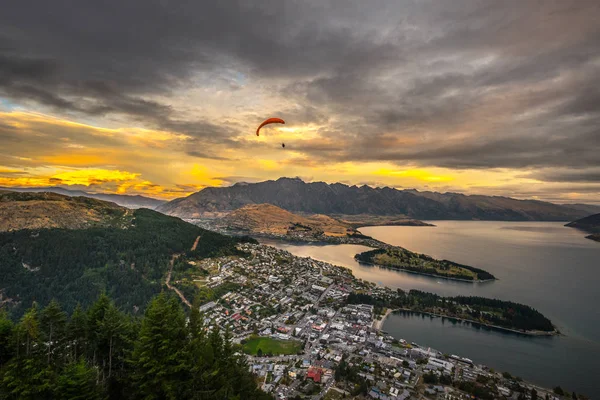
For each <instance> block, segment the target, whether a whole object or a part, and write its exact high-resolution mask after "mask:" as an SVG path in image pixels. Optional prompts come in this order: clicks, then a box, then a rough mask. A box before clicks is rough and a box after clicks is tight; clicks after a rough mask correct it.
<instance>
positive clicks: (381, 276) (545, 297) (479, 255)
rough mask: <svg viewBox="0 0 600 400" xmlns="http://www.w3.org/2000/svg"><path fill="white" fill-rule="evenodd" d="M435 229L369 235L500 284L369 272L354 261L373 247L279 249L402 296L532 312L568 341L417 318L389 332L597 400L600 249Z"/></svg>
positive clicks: (520, 235)
mask: <svg viewBox="0 0 600 400" xmlns="http://www.w3.org/2000/svg"><path fill="white" fill-rule="evenodd" d="M432 223H434V224H435V225H436V227H400V226H395V227H365V228H362V229H361V232H362V233H364V234H366V235H369V236H372V237H374V238H376V239H379V240H381V241H383V242H386V243H390V244H393V245H399V246H403V247H405V248H407V249H409V250H412V251H416V252H420V253H425V254H429V255H431V256H433V257H436V258H445V259H449V260H452V261H456V262H459V263H464V264H468V265H472V266H475V267H479V268H482V269H485V270H486V271H489V272H491V273H492V274H494V275H495V276H496V277H497V278H499V280H498V281H495V282H489V283H481V284H473V283H463V282H455V281H449V280H444V279H440V278H433V277H426V276H420V275H415V274H410V273H407V272H401V271H393V270H389V269H384V268H379V267H369V266H364V265H359V264H358V263H356V262H355V261H354V258H353V257H354V254H356V253H357V252H360V251H364V250H365V249H366V248H365V247H363V246H354V245H339V246H335V245H327V246H314V245H289V244H277V246H278V247H281V248H285V249H287V250H289V251H290V252H292V253H294V254H296V255H299V256H311V257H313V258H316V259H320V260H323V261H328V262H331V263H334V264H338V265H343V266H346V267H349V268H351V269H352V270H353V273H354V275H355V276H356V277H358V278H362V279H366V280H369V281H372V282H376V283H379V284H384V285H386V286H389V287H393V288H397V287H399V288H402V289H420V290H425V291H429V292H434V293H438V294H441V295H447V296H452V295H477V296H485V297H493V298H500V299H504V300H512V301H517V302H520V303H524V304H528V305H530V306H532V307H534V308H536V309H538V310H539V311H540V312H542V313H543V314H544V315H546V316H547V317H548V318H550V319H551V320H552V322H553V323H554V324H555V325H556V326H558V328H559V329H560V330H561V332H563V333H564V334H565V335H564V336H561V337H553V338H528V337H523V336H517V335H513V334H507V333H501V332H497V331H489V330H484V329H477V328H473V327H472V326H470V325H464V324H453V323H451V322H449V321H448V320H446V321H442V319H440V318H435V319H430V318H429V317H426V318H421V317H420V316H414V315H408V314H400V315H391V316H390V317H389V319H388V320H387V321H386V323H385V324H384V327H383V329H384V330H386V331H388V332H390V334H392V335H394V336H396V337H398V338H404V339H406V340H409V341H415V342H417V343H421V344H423V345H427V346H431V347H433V348H436V349H437V350H440V351H442V352H445V353H456V354H459V355H461V356H464V357H468V358H471V359H473V360H474V361H475V362H478V363H482V364H486V365H488V366H490V367H492V368H495V369H497V370H500V371H509V372H511V373H512V374H514V375H518V376H521V377H522V378H524V379H526V380H530V381H532V382H535V383H538V384H540V385H544V386H549V387H553V386H556V385H561V386H562V387H564V388H567V389H568V390H570V391H573V390H575V391H578V392H582V393H587V394H588V395H589V396H591V397H592V398H594V397H596V393H599V392H600V380H599V379H598V377H599V376H600V294H599V293H600V291H599V290H598V287H599V280H600V279H599V278H600V243H598V242H594V241H591V240H589V239H585V237H584V236H585V235H584V234H583V233H582V232H579V231H577V230H574V229H571V228H566V227H564V226H562V223H555V222H487V221H486V222H482V221H432Z"/></svg>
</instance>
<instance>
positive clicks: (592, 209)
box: [563, 203, 600, 215]
mask: <svg viewBox="0 0 600 400" xmlns="http://www.w3.org/2000/svg"><path fill="white" fill-rule="evenodd" d="M563 205H564V206H566V207H569V208H573V209H575V210H581V211H584V212H586V213H587V214H588V215H592V214H598V213H600V206H597V205H594V204H580V203H576V204H563Z"/></svg>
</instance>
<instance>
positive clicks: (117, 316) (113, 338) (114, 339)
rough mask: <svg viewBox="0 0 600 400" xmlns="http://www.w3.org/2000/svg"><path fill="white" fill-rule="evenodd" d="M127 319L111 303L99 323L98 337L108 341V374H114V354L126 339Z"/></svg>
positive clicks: (109, 375) (108, 376)
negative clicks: (116, 348)
mask: <svg viewBox="0 0 600 400" xmlns="http://www.w3.org/2000/svg"><path fill="white" fill-rule="evenodd" d="M125 327H126V319H125V316H124V315H122V314H121V313H120V312H119V310H118V309H117V307H115V305H114V304H112V303H111V304H110V305H109V307H108V309H107V310H106V312H105V313H104V318H103V319H102V320H101V321H100V323H99V324H98V337H99V338H100V339H101V341H103V342H106V343H108V375H107V378H110V377H111V375H112V367H113V355H114V354H115V347H117V346H120V345H121V344H122V343H123V342H124V340H125Z"/></svg>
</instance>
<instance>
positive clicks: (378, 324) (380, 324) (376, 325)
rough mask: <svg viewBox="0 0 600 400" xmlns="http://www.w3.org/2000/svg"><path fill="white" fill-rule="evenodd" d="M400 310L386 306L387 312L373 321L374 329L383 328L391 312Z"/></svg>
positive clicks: (379, 329)
mask: <svg viewBox="0 0 600 400" xmlns="http://www.w3.org/2000/svg"><path fill="white" fill-rule="evenodd" d="M398 310H400V309H399V308H396V309H391V308H386V310H385V314H383V316H382V317H381V319H376V320H374V321H373V325H372V327H373V329H377V330H378V331H381V330H382V329H381V328H383V324H384V323H385V320H386V319H387V317H389V316H390V314H391V313H393V312H395V311H398Z"/></svg>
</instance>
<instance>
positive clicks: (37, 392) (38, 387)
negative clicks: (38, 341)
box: [0, 354, 56, 400]
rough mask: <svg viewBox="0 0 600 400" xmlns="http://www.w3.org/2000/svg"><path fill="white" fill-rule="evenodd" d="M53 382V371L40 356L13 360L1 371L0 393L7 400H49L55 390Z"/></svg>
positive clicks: (54, 378)
mask: <svg viewBox="0 0 600 400" xmlns="http://www.w3.org/2000/svg"><path fill="white" fill-rule="evenodd" d="M55 381H56V377H55V374H54V371H53V370H52V367H51V366H49V365H47V364H46V360H45V359H44V357H43V355H42V354H40V357H33V356H32V357H21V358H20V359H17V358H15V359H13V360H12V361H11V362H9V363H8V364H7V365H6V366H5V368H4V369H3V373H2V382H0V386H1V387H0V393H5V394H6V398H9V399H31V400H37V399H51V398H54V397H53V394H54V393H55V390H56V387H55Z"/></svg>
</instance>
